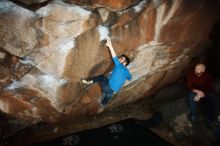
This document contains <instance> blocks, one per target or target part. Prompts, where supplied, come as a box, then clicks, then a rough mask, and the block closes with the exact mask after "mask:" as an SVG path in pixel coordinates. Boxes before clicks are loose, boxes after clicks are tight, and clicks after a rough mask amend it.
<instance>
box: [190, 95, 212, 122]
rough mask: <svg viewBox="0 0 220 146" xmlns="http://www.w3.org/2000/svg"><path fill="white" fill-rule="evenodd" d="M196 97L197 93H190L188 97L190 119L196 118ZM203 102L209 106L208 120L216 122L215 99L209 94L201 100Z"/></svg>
mask: <svg viewBox="0 0 220 146" xmlns="http://www.w3.org/2000/svg"><path fill="white" fill-rule="evenodd" d="M195 96H196V93H194V92H189V93H188V96H187V100H188V103H189V109H190V118H195V117H196V101H194V97H195ZM202 100H204V102H206V103H207V105H208V113H207V120H209V121H213V120H214V98H213V96H212V95H210V94H208V95H206V96H205V97H203V98H201V99H200V101H202Z"/></svg>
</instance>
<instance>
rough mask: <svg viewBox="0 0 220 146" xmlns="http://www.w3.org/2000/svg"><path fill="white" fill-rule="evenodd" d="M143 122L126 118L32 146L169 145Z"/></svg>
mask: <svg viewBox="0 0 220 146" xmlns="http://www.w3.org/2000/svg"><path fill="white" fill-rule="evenodd" d="M144 122H145V121H144V120H142V121H140V120H136V119H126V120H123V121H119V122H116V123H112V124H109V125H106V126H103V127H100V128H95V129H92V130H86V131H82V132H78V133H73V134H69V135H66V136H62V137H59V138H56V139H53V140H49V141H45V142H41V143H37V144H34V145H32V146H40V145H52V146H171V144H170V143H168V142H167V141H165V140H164V139H162V138H161V137H159V136H158V135H156V134H155V133H153V132H152V131H150V130H149V129H148V128H147V127H148V125H146V124H143V123H144ZM147 124H149V121H148V123H147Z"/></svg>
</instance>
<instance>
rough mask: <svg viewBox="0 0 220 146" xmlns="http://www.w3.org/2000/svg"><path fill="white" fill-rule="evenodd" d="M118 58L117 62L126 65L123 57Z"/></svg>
mask: <svg viewBox="0 0 220 146" xmlns="http://www.w3.org/2000/svg"><path fill="white" fill-rule="evenodd" d="M118 60H119V62H120V63H121V64H123V65H124V66H126V64H127V62H126V59H125V57H120V58H119V59H118Z"/></svg>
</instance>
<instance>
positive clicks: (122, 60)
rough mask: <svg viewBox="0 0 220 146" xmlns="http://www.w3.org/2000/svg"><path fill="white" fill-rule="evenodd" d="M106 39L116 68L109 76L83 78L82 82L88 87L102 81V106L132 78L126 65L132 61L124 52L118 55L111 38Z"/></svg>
mask: <svg viewBox="0 0 220 146" xmlns="http://www.w3.org/2000/svg"><path fill="white" fill-rule="evenodd" d="M106 40H107V42H106V46H108V48H109V50H110V52H111V55H112V60H113V62H114V69H113V71H112V73H111V74H110V75H108V77H107V76H105V75H99V76H96V77H92V78H90V79H81V82H82V83H83V84H84V85H85V86H86V87H88V86H90V85H92V84H94V83H100V85H101V88H102V98H101V103H100V104H101V106H104V105H106V104H107V103H108V101H109V100H110V99H111V98H112V97H113V96H114V94H115V93H118V92H119V91H120V89H121V88H122V86H123V85H124V83H125V81H126V79H128V80H131V78H132V77H131V74H130V72H129V71H128V69H127V68H126V66H127V65H128V64H129V63H130V59H129V58H128V57H127V56H126V55H124V54H122V55H120V56H119V57H117V56H116V53H115V51H114V49H113V47H112V43H111V40H110V38H108V39H106Z"/></svg>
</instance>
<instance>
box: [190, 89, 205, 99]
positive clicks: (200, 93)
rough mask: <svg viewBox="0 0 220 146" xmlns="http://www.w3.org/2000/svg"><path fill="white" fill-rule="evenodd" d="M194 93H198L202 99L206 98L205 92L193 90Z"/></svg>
mask: <svg viewBox="0 0 220 146" xmlns="http://www.w3.org/2000/svg"><path fill="white" fill-rule="evenodd" d="M193 92H194V93H196V94H197V95H198V96H199V97H200V98H203V97H205V94H204V92H202V91H201V90H197V89H193Z"/></svg>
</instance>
